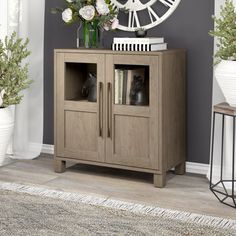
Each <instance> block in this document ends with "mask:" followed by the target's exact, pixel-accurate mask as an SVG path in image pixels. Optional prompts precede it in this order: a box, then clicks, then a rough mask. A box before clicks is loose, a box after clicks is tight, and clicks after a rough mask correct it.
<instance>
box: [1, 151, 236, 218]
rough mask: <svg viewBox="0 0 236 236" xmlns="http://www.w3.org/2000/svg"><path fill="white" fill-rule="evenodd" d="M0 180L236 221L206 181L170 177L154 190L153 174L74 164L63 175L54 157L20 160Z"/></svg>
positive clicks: (232, 211) (235, 214)
mask: <svg viewBox="0 0 236 236" xmlns="http://www.w3.org/2000/svg"><path fill="white" fill-rule="evenodd" d="M0 181H6V182H14V183H21V184H26V185H38V186H44V187H46V188H50V189H57V190H63V191H70V192H80V193H88V194H90V195H100V196H101V195H102V196H105V197H108V198H113V199H119V200H125V201H130V202H137V203H144V204H148V205H154V206H160V207H164V208H169V209H176V210H182V211H188V212H194V213H200V214H206V215H212V216H219V217H224V218H231V219H235V220H236V209H233V208H230V207H227V206H225V205H223V204H221V203H219V202H218V200H217V199H216V198H215V197H214V196H213V194H212V193H211V192H210V191H209V189H208V181H207V179H206V178H204V177H202V176H197V175H190V174H188V175H184V176H177V175H174V174H172V173H169V174H168V180H167V186H166V187H165V188H163V189H158V188H154V187H153V184H152V175H151V174H145V173H138V172H131V171H124V170H117V169H111V168H104V167H95V166H88V165H82V164H81V165H80V164H79V165H78V164H77V165H72V164H71V163H69V167H68V168H67V170H66V172H65V173H63V174H57V173H55V172H54V171H53V159H52V156H50V155H45V154H43V155H41V157H40V158H37V159H35V160H25V161H16V162H14V163H11V164H9V165H7V166H4V167H1V168H0Z"/></svg>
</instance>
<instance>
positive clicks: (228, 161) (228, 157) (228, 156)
mask: <svg viewBox="0 0 236 236" xmlns="http://www.w3.org/2000/svg"><path fill="white" fill-rule="evenodd" d="M233 2H234V4H235V6H236V0H233ZM224 3H225V0H215V15H216V17H219V16H220V6H221V5H224ZM216 50H217V47H216V40H215V47H214V51H215V52H216ZM224 101H225V98H224V96H223V94H222V92H221V90H220V88H219V86H218V84H217V81H216V79H215V77H214V75H213V98H212V103H213V104H212V105H213V106H214V105H215V104H218V103H221V102H224ZM221 127H222V119H221V116H219V115H217V116H216V123H215V148H214V162H213V163H214V169H213V179H214V176H215V177H216V178H217V179H218V177H219V176H218V173H219V168H218V167H219V165H220V153H221V134H222V132H221V130H222V128H221ZM232 129H233V126H232V119H231V118H227V119H226V123H225V141H224V145H225V152H224V155H225V156H224V177H225V178H229V179H230V177H231V176H232V175H231V169H232ZM214 170H215V171H216V172H215V173H214Z"/></svg>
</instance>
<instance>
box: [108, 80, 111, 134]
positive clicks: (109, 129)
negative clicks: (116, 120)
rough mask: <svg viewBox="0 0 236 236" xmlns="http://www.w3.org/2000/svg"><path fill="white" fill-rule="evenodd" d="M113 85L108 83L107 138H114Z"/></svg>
mask: <svg viewBox="0 0 236 236" xmlns="http://www.w3.org/2000/svg"><path fill="white" fill-rule="evenodd" d="M111 112H112V84H111V83H110V82H109V83H107V125H108V129H107V137H108V138H112V136H111V135H112V133H111V125H112V124H111V123H112V114H111Z"/></svg>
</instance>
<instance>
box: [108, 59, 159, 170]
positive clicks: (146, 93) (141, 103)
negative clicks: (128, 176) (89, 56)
mask: <svg viewBox="0 0 236 236" xmlns="http://www.w3.org/2000/svg"><path fill="white" fill-rule="evenodd" d="M106 73H107V75H106V78H107V81H106V86H107V89H106V97H107V105H106V108H107V109H106V111H107V113H106V116H107V126H106V134H107V138H106V162H108V163H112V164H118V165H125V166H130V167H140V168H147V169H154V170H157V169H158V167H159V161H158V146H159V145H158V135H159V130H158V114H157V113H158V110H157V107H158V102H159V96H158V86H159V80H158V77H159V75H160V74H159V71H158V58H157V57H152V56H144V55H107V58H106Z"/></svg>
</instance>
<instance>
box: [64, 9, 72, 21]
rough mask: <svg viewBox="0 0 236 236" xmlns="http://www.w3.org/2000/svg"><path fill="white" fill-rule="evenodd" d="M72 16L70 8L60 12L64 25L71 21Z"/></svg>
mask: <svg viewBox="0 0 236 236" xmlns="http://www.w3.org/2000/svg"><path fill="white" fill-rule="evenodd" d="M72 15H73V12H72V10H71V9H70V8H67V9H65V10H64V11H63V12H62V19H63V20H64V21H65V22H66V23H69V22H70V21H71V20H72Z"/></svg>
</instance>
